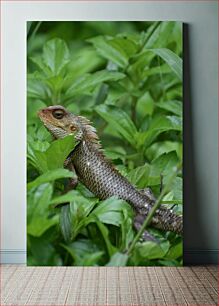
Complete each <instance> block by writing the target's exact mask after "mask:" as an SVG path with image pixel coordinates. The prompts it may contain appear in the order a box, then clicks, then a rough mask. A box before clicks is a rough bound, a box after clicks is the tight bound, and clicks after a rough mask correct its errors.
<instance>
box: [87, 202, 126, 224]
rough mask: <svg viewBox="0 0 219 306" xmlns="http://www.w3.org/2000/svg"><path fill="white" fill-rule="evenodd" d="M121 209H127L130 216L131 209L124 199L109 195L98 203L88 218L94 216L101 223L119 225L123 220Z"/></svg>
mask: <svg viewBox="0 0 219 306" xmlns="http://www.w3.org/2000/svg"><path fill="white" fill-rule="evenodd" d="M123 209H125V210H127V211H128V214H129V216H130V217H131V216H132V209H131V207H130V206H129V205H128V204H127V203H126V202H125V201H123V200H120V199H117V198H115V197H111V198H108V199H106V200H105V201H102V202H101V203H99V204H98V206H97V207H96V208H95V209H94V210H93V211H92V213H91V214H90V216H89V218H93V216H95V218H98V220H100V221H101V222H103V223H106V224H113V225H116V226H119V225H120V224H121V223H122V222H123V220H124V219H123V213H122V211H123Z"/></svg>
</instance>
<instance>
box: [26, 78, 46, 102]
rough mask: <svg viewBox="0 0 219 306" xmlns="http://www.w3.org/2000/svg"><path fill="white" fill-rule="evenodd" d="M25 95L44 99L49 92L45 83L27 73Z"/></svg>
mask: <svg viewBox="0 0 219 306" xmlns="http://www.w3.org/2000/svg"><path fill="white" fill-rule="evenodd" d="M27 96H28V98H33V99H41V100H43V101H46V100H47V99H48V96H49V93H48V89H47V87H46V85H45V84H44V83H43V82H42V81H40V80H38V79H36V78H34V76H30V75H29V76H28V79H27Z"/></svg>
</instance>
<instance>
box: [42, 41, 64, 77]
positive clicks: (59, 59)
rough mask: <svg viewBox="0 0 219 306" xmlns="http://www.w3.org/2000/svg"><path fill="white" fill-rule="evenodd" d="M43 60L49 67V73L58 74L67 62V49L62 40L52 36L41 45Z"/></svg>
mask: <svg viewBox="0 0 219 306" xmlns="http://www.w3.org/2000/svg"><path fill="white" fill-rule="evenodd" d="M43 61H44V63H45V64H46V65H47V66H48V67H49V68H50V71H51V75H58V74H60V73H61V72H62V70H63V68H64V67H65V66H66V64H68V62H69V50H68V47H67V45H66V43H65V41H64V40H62V39H60V38H54V39H52V40H49V41H48V42H47V43H46V44H45V46H44V47H43Z"/></svg>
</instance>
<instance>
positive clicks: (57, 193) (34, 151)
mask: <svg viewBox="0 0 219 306" xmlns="http://www.w3.org/2000/svg"><path fill="white" fill-rule="evenodd" d="M27 30H28V31H27V33H28V37H27V54H28V58H27V60H28V65H27V69H28V71H27V72H28V73H27V183H28V184H27V247H28V264H29V265H73V266H78V265H79V266H103V265H105V266H130V265H134V266H142V265H162V266H167V265H173V266H176V265H181V264H182V238H181V237H179V236H178V235H176V234H174V233H170V232H162V231H159V230H156V229H154V228H152V227H149V228H148V231H149V232H150V233H151V234H152V235H154V236H155V237H156V239H157V240H158V243H155V242H151V241H150V242H149V241H147V242H144V243H141V242H137V243H136V245H135V246H134V247H133V250H132V252H131V253H129V252H127V250H128V249H129V247H130V244H131V243H132V241H133V239H134V237H135V235H136V232H135V231H134V229H133V227H132V223H133V217H134V212H133V210H132V208H131V207H130V205H128V203H126V202H125V201H123V200H120V199H117V198H115V197H112V198H109V199H107V200H105V201H100V200H99V199H97V198H96V197H95V195H93V194H92V193H91V192H90V191H89V190H87V189H86V187H85V186H83V185H82V184H81V183H79V184H78V185H77V187H76V188H75V189H74V190H68V189H67V190H66V188H67V186H68V182H69V179H70V178H71V179H74V178H75V174H74V173H73V172H71V171H69V170H67V169H64V167H63V163H64V160H65V159H66V157H67V156H68V155H69V153H70V152H71V151H72V150H73V149H74V147H75V146H76V145H77V143H76V142H75V140H74V137H73V135H70V136H68V137H65V138H63V139H59V140H55V141H52V137H51V135H50V134H49V133H48V132H47V130H46V129H45V128H44V127H43V126H42V123H41V122H40V120H39V118H38V116H37V112H38V110H39V109H41V108H43V107H46V106H49V105H56V104H60V105H63V106H65V107H67V108H68V109H69V110H70V111H71V112H73V113H75V114H76V115H82V116H86V117H87V118H89V119H90V120H91V121H92V122H93V124H94V126H95V128H96V129H97V131H98V134H99V136H100V139H101V142H102V145H103V148H104V149H105V154H106V156H107V158H110V159H112V160H113V163H114V164H115V166H116V167H117V168H118V170H119V171H120V172H121V173H122V174H123V175H124V176H126V177H127V179H128V180H129V181H130V182H131V183H132V184H134V185H135V186H137V188H139V189H144V188H146V187H150V188H151V189H152V191H153V193H154V194H155V196H156V197H158V196H159V194H160V190H161V188H162V186H163V185H164V186H166V184H167V182H168V180H169V178H170V177H171V175H172V173H173V169H174V168H175V167H176V166H177V165H178V164H179V163H181V162H182V59H181V57H182V28H181V23H178V22H105V23H104V22H39V23H37V22H30V23H28V27H27ZM162 203H164V205H166V206H167V207H172V209H173V210H174V211H175V212H176V213H178V214H182V173H179V174H178V175H177V177H176V178H175V180H174V181H173V183H172V184H171V187H170V188H169V190H168V192H167V194H165V196H164V197H163V199H162Z"/></svg>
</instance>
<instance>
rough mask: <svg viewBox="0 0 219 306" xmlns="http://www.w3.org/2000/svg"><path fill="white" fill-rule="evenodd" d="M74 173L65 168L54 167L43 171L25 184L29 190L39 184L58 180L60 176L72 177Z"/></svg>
mask: <svg viewBox="0 0 219 306" xmlns="http://www.w3.org/2000/svg"><path fill="white" fill-rule="evenodd" d="M73 176H74V173H73V172H71V171H69V170H67V169H54V170H50V171H47V172H45V173H44V174H42V175H40V176H38V177H37V178H36V179H35V180H34V181H32V182H30V183H28V184H27V189H28V190H30V189H32V188H35V187H37V186H39V185H41V184H44V183H47V182H51V181H55V180H58V179H60V178H70V177H73Z"/></svg>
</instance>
